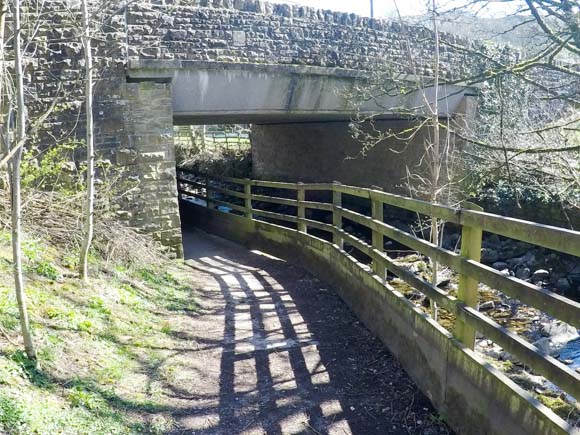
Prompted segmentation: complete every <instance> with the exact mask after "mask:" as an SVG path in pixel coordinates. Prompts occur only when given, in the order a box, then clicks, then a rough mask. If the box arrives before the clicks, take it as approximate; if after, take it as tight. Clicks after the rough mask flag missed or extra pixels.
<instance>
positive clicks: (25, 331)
mask: <svg viewBox="0 0 580 435" xmlns="http://www.w3.org/2000/svg"><path fill="white" fill-rule="evenodd" d="M14 26H15V38H14V77H15V79H16V104H17V106H16V107H17V114H16V138H15V141H14V142H15V144H14V146H18V144H19V143H21V142H22V141H24V138H25V134H26V130H25V129H26V106H25V104H24V79H23V73H22V62H23V57H22V26H21V22H20V0H14ZM22 149H23V147H22V146H20V147H19V149H18V151H17V152H16V154H15V155H14V157H13V158H12V164H11V177H10V179H11V180H10V181H11V183H10V185H11V193H12V255H13V261H14V288H15V290H16V299H17V301H18V309H19V311H20V326H21V328H22V337H23V338H24V350H25V351H26V355H27V356H28V358H29V359H31V360H36V351H35V349H34V343H33V341H32V334H31V331H30V323H29V320H28V310H27V308H26V294H25V292H24V277H23V275H22V249H21V235H22V229H21V222H22V218H21V213H22V210H21V208H22V206H21V202H22V201H21V195H20V160H21V159H22Z"/></svg>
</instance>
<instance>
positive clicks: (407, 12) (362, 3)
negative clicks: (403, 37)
mask: <svg viewBox="0 0 580 435" xmlns="http://www.w3.org/2000/svg"><path fill="white" fill-rule="evenodd" d="M269 1H271V2H274V3H291V4H298V5H304V6H312V7H315V8H318V9H330V10H333V11H340V12H354V13H355V14H357V15H363V16H370V3H371V0H269ZM395 2H396V5H397V6H398V8H399V11H400V12H401V15H403V16H411V15H422V14H425V13H426V12H427V6H426V5H427V3H430V0H373V3H374V11H375V17H386V18H392V17H395V16H396V15H395V14H396V12H395V11H396V9H395ZM437 3H438V4H439V7H442V8H444V9H446V8H449V7H454V6H458V5H463V4H465V3H468V1H467V0H438V1H437ZM488 3H489V4H488V6H487V8H486V13H485V15H488V16H493V15H494V14H502V15H503V14H505V13H506V12H509V11H512V10H513V9H514V4H515V3H517V2H516V1H514V2H509V3H506V2H502V1H501V0H500V1H498V0H495V1H494V0H491V1H489V2H488Z"/></svg>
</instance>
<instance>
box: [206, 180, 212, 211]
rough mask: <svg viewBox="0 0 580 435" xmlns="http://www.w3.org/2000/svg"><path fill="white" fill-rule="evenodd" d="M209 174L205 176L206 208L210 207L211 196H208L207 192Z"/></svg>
mask: <svg viewBox="0 0 580 435" xmlns="http://www.w3.org/2000/svg"><path fill="white" fill-rule="evenodd" d="M209 190H210V189H209V175H206V177H205V205H206V207H207V208H211V204H210V201H211V198H210V194H209Z"/></svg>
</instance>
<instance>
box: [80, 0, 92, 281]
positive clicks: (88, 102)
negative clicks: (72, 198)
mask: <svg viewBox="0 0 580 435" xmlns="http://www.w3.org/2000/svg"><path fill="white" fill-rule="evenodd" d="M87 2H88V0H81V10H82V16H83V21H82V41H83V47H84V59H85V113H86V142H87V196H86V208H85V228H84V240H83V244H82V246H81V253H80V263H79V269H80V270H79V272H80V277H81V279H83V280H84V281H87V280H88V275H89V250H90V248H91V242H92V239H93V228H94V209H95V150H94V125H93V56H92V52H91V50H92V48H91V28H90V16H89V9H88V4H87Z"/></svg>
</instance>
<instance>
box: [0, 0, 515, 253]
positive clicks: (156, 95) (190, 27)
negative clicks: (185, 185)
mask: <svg viewBox="0 0 580 435" xmlns="http://www.w3.org/2000/svg"><path fill="white" fill-rule="evenodd" d="M68 4H70V2H67V1H60V0H52V1H48V2H42V7H41V8H39V9H38V10H41V11H42V15H41V25H40V27H39V31H38V32H37V33H36V34H35V35H34V36H33V37H32V38H31V39H30V40H28V41H27V43H28V47H29V49H28V54H29V55H30V59H29V63H28V65H27V67H26V77H27V84H28V85H29V88H30V89H31V92H30V93H29V97H28V98H29V101H28V104H29V107H31V109H32V110H31V114H32V116H34V115H35V114H39V113H42V112H43V110H44V109H45V108H46V107H47V106H48V105H49V104H50V103H51V102H52V101H54V100H55V99H57V101H58V104H57V110H55V112H54V113H53V115H52V116H51V117H50V118H49V119H48V120H47V123H46V125H47V126H48V127H49V134H46V135H42V134H41V135H40V136H39V137H38V142H39V144H40V145H41V146H44V147H50V146H52V145H53V144H54V143H55V142H60V141H63V140H69V139H70V138H73V139H74V140H76V141H79V142H80V141H81V140H82V139H83V137H84V135H85V133H84V130H83V122H82V121H83V118H84V115H83V110H84V109H83V98H84V97H83V86H82V84H83V66H84V65H83V59H82V45H81V42H80V37H79V30H78V29H79V28H80V26H79V23H80V19H79V18H80V17H79V15H80V13H79V11H78V10H77V9H73V10H72V11H71V10H70V9H69V7H68V6H67V5H68ZM97 6H101V2H97V1H96V0H95V1H94V8H95V10H96V7H97ZM30 11H35V9H34V8H32V9H30ZM71 12H72V13H71ZM31 13H35V12H31ZM32 18H35V17H32ZM9 21H10V20H9ZM93 23H94V26H95V28H96V29H97V34H96V35H95V38H94V42H95V53H94V55H95V59H96V64H97V65H96V76H97V77H98V83H97V88H96V94H95V119H96V146H97V150H98V152H99V157H100V158H102V159H106V160H109V161H111V162H112V163H113V164H114V165H117V166H119V167H124V168H125V170H126V173H127V174H128V177H130V179H131V180H134V181H135V182H136V183H137V187H136V188H135V190H133V191H131V194H130V195H129V196H127V197H126V198H125V199H124V200H123V203H122V204H118V205H117V206H118V207H119V209H120V215H121V214H122V215H123V216H125V217H126V218H127V219H128V222H129V224H130V225H132V226H135V227H139V228H141V229H142V230H144V231H146V232H149V233H152V234H153V235H154V236H155V237H157V238H158V239H159V240H161V241H162V242H163V243H164V244H166V245H168V246H170V247H171V248H172V249H173V250H174V251H175V253H176V254H181V249H182V248H181V235H180V234H181V233H180V219H179V211H178V204H177V194H176V180H175V168H174V165H175V162H174V151H173V137H172V123H173V115H172V107H171V83H170V82H171V80H166V79H163V80H155V79H147V80H144V81H140V82H139V81H138V80H137V82H128V80H127V66H128V64H129V61H132V60H137V61H139V60H143V61H145V60H197V61H205V62H222V63H223V62H228V63H234V64H269V65H272V64H278V65H279V64H284V65H306V66H318V67H328V68H337V69H350V70H355V71H357V70H358V71H361V74H363V75H364V72H365V71H369V70H373V69H374V68H376V67H377V65H379V64H381V65H384V64H388V65H390V66H391V67H392V69H393V70H394V71H396V72H400V73H403V74H405V73H409V72H410V71H403V70H401V65H402V64H404V62H401V60H402V59H404V58H405V57H407V55H408V54H407V51H406V41H407V40H410V41H411V49H412V51H413V54H414V57H415V58H416V59H417V65H416V66H415V68H414V71H413V72H414V73H416V74H419V75H423V76H429V75H430V74H432V71H431V69H430V66H429V62H430V60H429V59H430V58H431V52H432V49H433V47H432V38H430V37H429V36H430V35H429V31H428V30H426V29H418V28H410V27H406V26H401V25H400V24H398V23H389V22H386V21H380V20H375V19H369V18H363V17H358V16H356V15H353V14H344V13H335V12H330V11H320V10H315V9H312V8H307V7H297V6H289V5H272V4H269V3H266V2H263V1H260V0H211V1H210V0H182V1H178V0H162V1H154V0H149V1H147V0H142V1H138V2H126V1H121V0H119V1H117V2H115V1H113V2H111V4H109V5H108V6H107V7H105V8H104V9H99V11H98V13H97V14H96V15H95V20H94V21H93ZM9 28H10V22H9ZM443 40H444V41H448V42H450V43H452V45H446V44H445V43H444V44H442V47H443V48H442V67H441V68H442V71H443V72H444V74H445V76H446V77H447V78H448V79H450V80H451V79H453V78H454V77H457V76H458V75H463V74H465V73H467V72H476V71H481V70H482V68H483V67H484V65H483V64H482V63H481V61H480V60H478V59H473V58H471V57H470V55H469V54H467V52H466V51H465V50H464V49H462V48H457V47H464V48H474V47H475V46H476V45H477V43H476V42H471V41H468V40H465V39H462V38H459V37H456V36H453V35H443ZM452 46H453V47H455V48H452ZM478 47H479V48H481V46H478ZM492 49H494V48H489V47H486V48H485V50H492ZM504 51H505V57H506V59H511V60H515V59H517V57H518V54H517V52H515V51H513V50H512V51H510V50H504ZM9 52H10V50H9ZM7 60H8V61H10V59H7ZM59 82H60V83H61V85H62V89H61V87H59ZM216 92H219V89H216ZM79 157H81V158H82V156H79Z"/></svg>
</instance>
